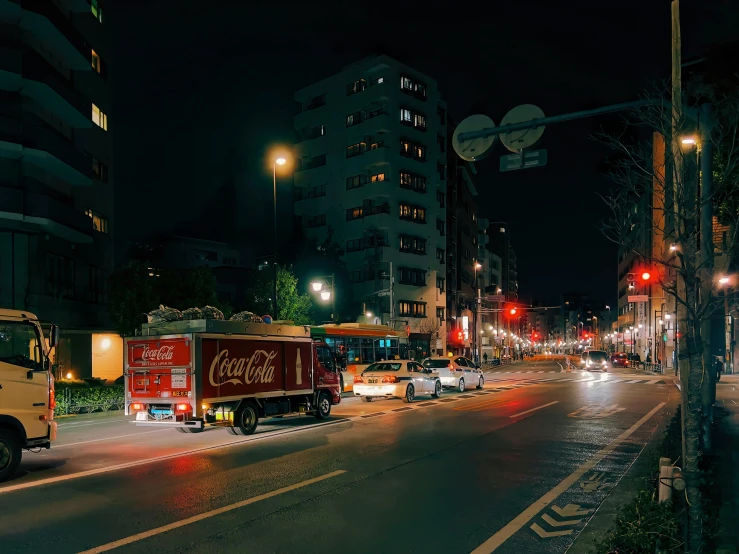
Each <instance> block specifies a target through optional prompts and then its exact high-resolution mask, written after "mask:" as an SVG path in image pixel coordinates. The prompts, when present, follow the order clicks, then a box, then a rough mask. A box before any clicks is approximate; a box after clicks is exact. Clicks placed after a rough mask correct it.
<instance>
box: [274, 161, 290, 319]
mask: <svg viewBox="0 0 739 554" xmlns="http://www.w3.org/2000/svg"><path fill="white" fill-rule="evenodd" d="M286 163H287V160H286V159H285V158H284V157H282V156H278V157H276V158H275V159H274V161H273V162H272V193H273V203H272V208H273V215H274V221H273V223H274V236H273V240H274V249H275V268H274V270H275V271H274V280H273V283H272V289H273V290H272V306H273V309H274V316H273V317H274V318H275V319H278V318H279V316H278V315H277V270H278V267H277V261H278V253H279V247H278V243H277V166H278V165H285V164H286Z"/></svg>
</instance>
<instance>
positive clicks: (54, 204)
mask: <svg viewBox="0 0 739 554" xmlns="http://www.w3.org/2000/svg"><path fill="white" fill-rule="evenodd" d="M0 226H2V227H11V228H16V229H19V230H23V231H28V232H40V233H48V234H50V235H54V236H56V237H59V238H62V239H64V240H68V241H70V242H73V243H77V244H90V243H92V234H93V228H92V219H91V218H90V217H88V216H87V215H85V214H84V213H82V212H81V211H79V210H77V209H76V208H74V206H71V205H68V204H65V203H62V202H60V201H59V200H56V199H54V198H52V197H50V196H47V195H45V194H38V193H32V192H27V191H25V190H24V189H15V188H9V187H0Z"/></svg>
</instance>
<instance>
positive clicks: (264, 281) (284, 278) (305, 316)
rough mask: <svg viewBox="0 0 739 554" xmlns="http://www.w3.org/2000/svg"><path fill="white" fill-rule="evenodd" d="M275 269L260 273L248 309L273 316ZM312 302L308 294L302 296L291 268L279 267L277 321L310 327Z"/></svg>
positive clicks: (264, 270) (250, 292)
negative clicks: (288, 321) (287, 321)
mask: <svg viewBox="0 0 739 554" xmlns="http://www.w3.org/2000/svg"><path fill="white" fill-rule="evenodd" d="M273 279H274V273H273V269H272V268H271V267H270V268H267V269H263V270H261V271H258V272H257V273H256V275H255V279H254V280H253V281H252V283H251V287H250V291H249V293H248V294H247V298H248V305H247V309H249V310H250V311H252V312H254V313H256V314H258V315H264V314H272V312H273V303H272V294H273V289H274V280H273ZM311 307H312V300H311V297H310V296H309V295H308V294H301V293H300V290H299V289H298V278H297V277H296V276H295V274H294V273H293V271H292V268H291V267H285V266H279V268H278V271H277V309H278V310H279V313H278V314H277V317H276V319H280V320H290V321H294V322H295V324H296V325H310V324H311V323H313V319H312V318H311V316H310V311H311Z"/></svg>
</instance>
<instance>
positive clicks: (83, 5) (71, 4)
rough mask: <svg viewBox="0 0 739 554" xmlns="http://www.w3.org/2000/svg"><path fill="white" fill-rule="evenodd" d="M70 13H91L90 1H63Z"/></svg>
mask: <svg viewBox="0 0 739 554" xmlns="http://www.w3.org/2000/svg"><path fill="white" fill-rule="evenodd" d="M61 3H62V4H64V5H65V6H66V7H67V9H68V10H69V11H70V12H75V13H90V0H61Z"/></svg>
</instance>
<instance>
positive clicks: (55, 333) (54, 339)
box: [49, 325, 59, 348]
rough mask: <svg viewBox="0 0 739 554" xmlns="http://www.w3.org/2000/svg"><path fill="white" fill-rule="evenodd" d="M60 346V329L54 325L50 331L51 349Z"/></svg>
mask: <svg viewBox="0 0 739 554" xmlns="http://www.w3.org/2000/svg"><path fill="white" fill-rule="evenodd" d="M58 344H59V327H58V326H57V325H52V326H51V330H50V331H49V348H54V347H56V346H57V345H58Z"/></svg>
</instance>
